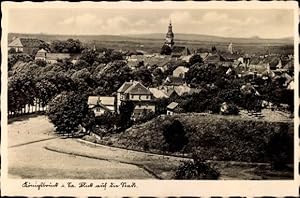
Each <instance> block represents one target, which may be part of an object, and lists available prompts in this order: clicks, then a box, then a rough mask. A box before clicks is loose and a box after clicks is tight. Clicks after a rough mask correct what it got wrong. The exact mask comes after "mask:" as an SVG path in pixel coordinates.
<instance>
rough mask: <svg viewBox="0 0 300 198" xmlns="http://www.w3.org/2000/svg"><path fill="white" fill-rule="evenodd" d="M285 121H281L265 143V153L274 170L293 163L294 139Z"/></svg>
mask: <svg viewBox="0 0 300 198" xmlns="http://www.w3.org/2000/svg"><path fill="white" fill-rule="evenodd" d="M288 131H289V128H288V125H287V124H286V123H281V126H280V130H279V132H277V133H275V134H273V135H272V136H271V138H270V141H269V143H268V144H267V153H268V155H269V158H270V160H271V164H272V167H273V168H274V169H276V170H282V169H285V168H287V164H293V159H294V149H293V148H294V141H293V135H292V134H289V132H288Z"/></svg>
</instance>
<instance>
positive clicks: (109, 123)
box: [95, 111, 117, 130]
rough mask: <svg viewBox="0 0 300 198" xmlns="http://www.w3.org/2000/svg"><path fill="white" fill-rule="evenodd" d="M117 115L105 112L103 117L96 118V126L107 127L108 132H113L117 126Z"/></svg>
mask: <svg viewBox="0 0 300 198" xmlns="http://www.w3.org/2000/svg"><path fill="white" fill-rule="evenodd" d="M116 123H117V114H116V113H112V112H108V111H105V112H104V114H102V115H101V116H98V117H96V119H95V124H96V125H99V126H102V127H105V128H106V129H107V130H111V129H113V128H114V126H116Z"/></svg>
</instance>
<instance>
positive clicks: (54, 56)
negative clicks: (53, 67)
mask: <svg viewBox="0 0 300 198" xmlns="http://www.w3.org/2000/svg"><path fill="white" fill-rule="evenodd" d="M67 58H71V55H70V54H68V53H48V52H47V51H46V50H44V49H40V50H39V51H38V52H37V53H36V55H35V60H38V59H39V60H44V61H46V62H48V63H51V64H53V63H57V60H62V59H67Z"/></svg>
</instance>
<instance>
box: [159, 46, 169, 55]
mask: <svg viewBox="0 0 300 198" xmlns="http://www.w3.org/2000/svg"><path fill="white" fill-rule="evenodd" d="M171 53H172V49H171V47H169V46H168V45H163V46H162V48H161V51H160V54H161V55H171Z"/></svg>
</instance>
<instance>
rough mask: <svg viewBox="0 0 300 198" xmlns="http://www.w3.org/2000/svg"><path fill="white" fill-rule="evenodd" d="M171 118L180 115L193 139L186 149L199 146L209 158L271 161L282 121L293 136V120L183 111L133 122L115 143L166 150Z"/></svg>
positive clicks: (117, 144) (179, 118)
mask: <svg viewBox="0 0 300 198" xmlns="http://www.w3.org/2000/svg"><path fill="white" fill-rule="evenodd" d="M170 119H178V120H180V121H181V122H182V124H183V125H184V126H185V129H186V135H187V137H188V139H189V143H188V145H187V146H186V152H190V151H192V150H197V151H199V152H200V153H203V157H204V158H205V159H213V160H234V161H248V162H269V159H268V156H267V154H266V146H267V144H268V142H269V140H270V137H271V136H272V135H273V134H274V133H277V132H279V130H280V127H281V126H280V125H282V124H283V125H288V130H289V133H290V135H291V138H292V134H293V123H278V122H266V121H259V120H248V119H242V118H240V117H235V116H220V115H203V114H182V115H181V116H178V115H177V116H176V115H175V116H167V117H161V118H155V119H153V120H151V121H149V122H146V123H144V124H141V125H137V126H133V127H131V128H129V129H128V130H126V131H125V132H123V133H121V134H118V135H116V136H115V137H114V138H115V139H114V140H113V145H115V146H121V147H125V148H130V149H137V150H143V148H144V145H146V144H148V145H149V148H150V151H152V152H160V151H162V150H163V146H164V144H165V143H164V138H163V135H162V126H163V124H164V123H166V122H168V121H167V120H170Z"/></svg>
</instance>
